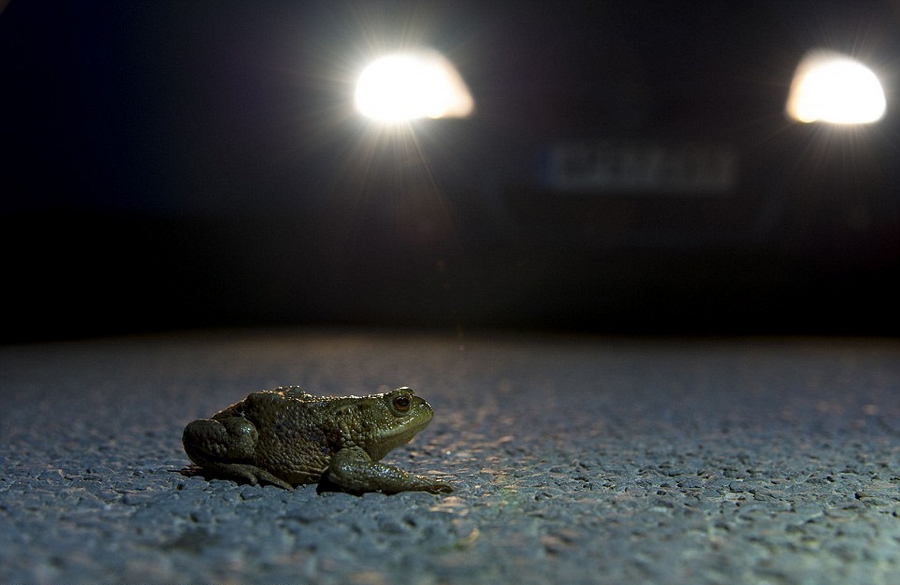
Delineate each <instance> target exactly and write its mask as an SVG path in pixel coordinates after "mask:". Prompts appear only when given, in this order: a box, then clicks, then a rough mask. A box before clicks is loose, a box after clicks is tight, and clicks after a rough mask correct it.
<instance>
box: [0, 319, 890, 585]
mask: <svg viewBox="0 0 900 585" xmlns="http://www.w3.org/2000/svg"><path fill="white" fill-rule="evenodd" d="M0 384H2V397H3V406H2V416H0V444H2V453H3V456H2V472H0V582H4V583H63V582H65V583H97V582H108V583H125V582H131V583H136V582H140V583H213V582H215V583H250V582H254V583H334V584H339V583H356V584H361V585H375V584H382V583H384V584H398V583H416V584H423V585H425V584H440V583H491V584H496V583H520V584H527V583H541V584H545V583H609V584H621V583H630V584H635V583H690V584H707V583H722V584H726V583H727V584H735V583H754V584H756V583H768V584H794V583H798V584H809V585H826V584H832V583H833V584H842V585H845V584H849V583H866V584H871V585H874V584H879V583H883V584H896V583H900V489H898V488H900V342H898V341H897V340H892V339H805V338H778V339H758V338H755V339H676V338H672V339H644V338H614V337H598V338H594V337H559V336H538V335H514V334H505V335H499V334H493V335H477V334H458V333H447V334H441V333H435V334H424V333H409V332H372V331H276V332H271V331H270V332H256V333H254V332H231V333H223V332H220V333H193V334H182V335H171V336H157V337H143V338H121V339H103V340H89V341H79V342H67V343H54V344H35V345H20V346H4V347H0ZM285 384H297V385H301V386H303V387H304V388H305V389H306V390H308V391H310V392H312V393H314V394H349V393H355V394H365V393H370V392H375V391H380V390H385V389H387V388H393V387H396V386H401V385H409V386H412V387H413V388H415V389H416V391H417V393H418V394H420V395H421V396H423V397H425V398H426V399H427V400H428V401H429V402H430V403H431V404H432V406H433V407H434V409H435V413H436V414H435V419H434V421H433V422H432V424H431V426H430V427H429V428H428V429H426V430H425V431H423V432H422V433H420V434H419V435H418V436H417V437H416V438H415V440H414V441H413V442H412V443H411V444H410V445H409V446H407V447H404V448H400V449H397V450H395V451H394V452H392V453H391V454H389V455H388V456H387V458H386V459H385V461H386V462H389V463H392V464H396V465H398V466H400V467H403V468H404V469H407V470H410V471H413V472H415V473H420V474H434V475H435V476H437V477H441V478H444V479H446V480H447V481H449V482H451V483H452V484H453V486H454V487H455V492H454V493H452V494H449V495H432V494H427V493H401V494H398V495H393V496H386V495H382V494H379V493H370V494H366V495H364V496H354V495H349V494H344V493H339V492H333V491H324V492H322V491H320V490H317V487H316V486H313V485H311V486H305V487H301V488H298V489H296V490H294V491H291V492H289V491H285V490H281V489H278V488H276V487H273V486H266V487H261V486H251V485H239V484H237V483H235V482H232V481H228V480H211V481H207V480H206V479H204V478H203V477H200V476H186V475H183V474H182V473H181V470H183V469H184V468H185V467H186V466H187V465H188V463H189V462H188V459H187V457H186V456H185V454H184V452H183V451H182V447H181V431H182V429H183V427H184V425H185V424H186V423H187V422H189V421H191V420H193V419H196V418H201V417H206V416H209V415H210V414H212V413H213V412H215V411H217V410H219V409H221V408H223V407H225V406H226V405H228V404H230V403H232V402H235V401H237V400H240V399H241V398H243V397H244V396H245V395H246V394H247V393H248V392H251V391H254V390H260V389H266V388H272V387H275V386H279V385H285Z"/></svg>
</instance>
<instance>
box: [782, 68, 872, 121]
mask: <svg viewBox="0 0 900 585" xmlns="http://www.w3.org/2000/svg"><path fill="white" fill-rule="evenodd" d="M885 109H886V102H885V98H884V90H883V89H882V87H881V83H880V82H879V81H878V78H877V77H876V76H875V73H873V72H872V70H871V69H869V68H868V67H866V66H865V65H863V64H862V63H860V62H859V61H857V60H855V59H852V58H850V57H847V56H846V55H841V54H840V53H834V52H831V51H821V50H820V51H812V52H810V53H808V54H807V55H806V56H805V57H804V58H803V60H802V61H801V62H800V64H799V65H798V66H797V71H796V72H795V73H794V79H793V81H792V83H791V90H790V94H789V96H788V102H787V112H788V115H790V116H791V117H792V118H794V119H795V120H798V121H800V122H804V123H809V122H827V123H831V124H870V123H872V122H877V121H878V120H880V119H881V117H882V116H883V115H884V112H885Z"/></svg>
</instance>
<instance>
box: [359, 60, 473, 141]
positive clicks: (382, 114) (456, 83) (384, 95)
mask: <svg viewBox="0 0 900 585" xmlns="http://www.w3.org/2000/svg"><path fill="white" fill-rule="evenodd" d="M354 97H355V103H356V109H357V110H358V111H359V112H360V113H361V114H363V115H364V116H366V117H369V118H372V119H373V120H377V121H380V122H388V123H390V122H404V121H407V120H414V119H417V118H447V117H457V118H464V117H466V116H468V115H469V114H471V113H472V110H473V109H474V105H475V104H474V101H473V100H472V94H471V93H469V89H468V87H466V84H465V82H464V81H463V79H462V76H460V74H459V72H458V71H457V70H456V67H454V66H453V64H452V63H451V62H450V61H448V60H447V59H446V58H445V57H444V56H443V55H441V54H440V53H438V52H436V51H434V50H430V49H422V50H419V51H414V52H405V53H395V54H391V55H385V56H384V57H381V58H379V59H377V60H375V61H373V62H372V63H371V64H370V65H369V66H367V67H366V68H365V69H364V70H363V72H362V73H361V74H360V76H359V79H358V80H357V82H356V92H355V96H354Z"/></svg>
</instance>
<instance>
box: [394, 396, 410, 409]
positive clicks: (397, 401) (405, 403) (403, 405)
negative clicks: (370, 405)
mask: <svg viewBox="0 0 900 585" xmlns="http://www.w3.org/2000/svg"><path fill="white" fill-rule="evenodd" d="M392 404H393V405H394V409H395V410H396V411H397V412H406V411H407V410H409V405H410V404H411V402H410V400H409V396H406V395H403V394H401V395H400V396H397V397H395V398H394V401H393V403H392Z"/></svg>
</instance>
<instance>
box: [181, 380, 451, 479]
mask: <svg viewBox="0 0 900 585" xmlns="http://www.w3.org/2000/svg"><path fill="white" fill-rule="evenodd" d="M433 416H434V411H433V410H432V409H431V406H430V405H429V404H428V403H427V402H425V401H424V400H423V399H422V398H419V397H418V396H416V395H415V392H413V390H412V389H410V388H406V387H403V388H398V389H396V390H393V391H391V392H385V393H383V394H371V395H369V396H313V395H312V394H309V393H307V392H305V391H303V390H302V389H301V388H299V387H298V386H286V387H280V388H276V389H274V390H267V391H263V392H254V393H252V394H250V395H249V396H247V397H246V398H245V399H243V400H242V401H240V402H238V403H236V404H232V405H231V406H229V407H228V408H226V409H224V410H222V411H220V412H217V413H216V414H214V415H213V416H212V418H209V419H201V420H195V421H193V422H191V423H189V424H188V425H187V427H185V429H184V434H183V436H182V442H183V443H184V450H185V452H186V453H187V454H188V457H190V458H191V460H192V461H193V462H194V463H196V464H197V466H199V468H200V470H201V471H202V472H204V473H206V474H208V475H211V476H218V477H222V476H224V477H230V478H233V479H238V480H245V481H248V482H249V483H251V484H254V485H255V484H257V483H269V484H273V485H276V486H279V487H281V488H285V489H292V488H294V487H296V486H298V485H302V484H309V483H317V482H319V481H321V480H323V479H324V480H327V481H328V482H330V483H332V484H334V485H335V486H337V487H339V488H341V489H343V490H345V491H349V492H367V491H380V492H384V493H396V492H401V491H407V490H418V491H427V492H432V493H437V492H450V491H452V488H451V487H450V485H448V484H447V483H445V482H443V481H439V480H437V479H432V478H429V477H423V476H418V475H413V474H410V473H407V472H406V471H403V470H401V469H399V468H397V467H393V466H391V465H386V464H384V463H381V462H380V461H381V459H382V458H383V457H384V456H385V455H387V453H388V452H389V451H390V450H391V449H394V448H396V447H399V446H401V445H405V444H406V443H408V442H409V441H410V440H412V438H413V436H415V435H416V433H418V432H419V431H421V430H422V429H424V428H425V427H426V426H428V423H430V422H431V419H432V417H433Z"/></svg>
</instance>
